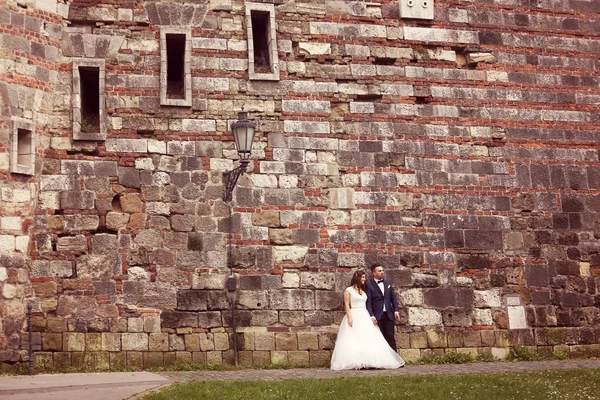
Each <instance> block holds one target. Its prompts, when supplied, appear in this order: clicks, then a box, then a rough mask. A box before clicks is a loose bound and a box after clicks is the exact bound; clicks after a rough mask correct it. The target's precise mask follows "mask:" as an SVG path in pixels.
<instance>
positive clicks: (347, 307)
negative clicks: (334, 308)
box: [344, 290, 352, 326]
mask: <svg viewBox="0 0 600 400" xmlns="http://www.w3.org/2000/svg"><path fill="white" fill-rule="evenodd" d="M344 310H345V311H346V319H347V320H348V325H350V326H352V313H351V312H350V293H348V291H347V290H344Z"/></svg>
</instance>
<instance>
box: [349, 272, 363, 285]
mask: <svg viewBox="0 0 600 400" xmlns="http://www.w3.org/2000/svg"><path fill="white" fill-rule="evenodd" d="M364 275H365V271H356V272H355V273H354V275H352V280H351V281H350V286H352V287H355V286H356V287H357V288H359V289H361V290H364V288H365V286H364V285H363V284H362V282H361V279H362V277H363V276H364Z"/></svg>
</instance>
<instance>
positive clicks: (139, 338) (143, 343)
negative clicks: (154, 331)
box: [121, 333, 148, 351]
mask: <svg viewBox="0 0 600 400" xmlns="http://www.w3.org/2000/svg"><path fill="white" fill-rule="evenodd" d="M121 346H122V349H123V350H124V351H148V334H147V333H122V334H121Z"/></svg>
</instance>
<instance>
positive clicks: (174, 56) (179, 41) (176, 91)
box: [166, 33, 185, 99]
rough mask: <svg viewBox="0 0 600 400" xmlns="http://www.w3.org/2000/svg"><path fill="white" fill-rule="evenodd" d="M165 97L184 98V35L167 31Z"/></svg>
mask: <svg viewBox="0 0 600 400" xmlns="http://www.w3.org/2000/svg"><path fill="white" fill-rule="evenodd" d="M166 39H167V98H169V99H184V98H185V79H184V76H185V72H184V71H185V70H184V65H185V35H182V34H171V33H167V35H166Z"/></svg>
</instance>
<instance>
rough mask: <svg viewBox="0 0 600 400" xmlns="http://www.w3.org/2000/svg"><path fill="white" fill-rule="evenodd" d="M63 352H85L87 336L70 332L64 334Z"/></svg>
mask: <svg viewBox="0 0 600 400" xmlns="http://www.w3.org/2000/svg"><path fill="white" fill-rule="evenodd" d="M63 350H64V351H84V350H85V334H83V333H75V332H68V333H64V334H63Z"/></svg>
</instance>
